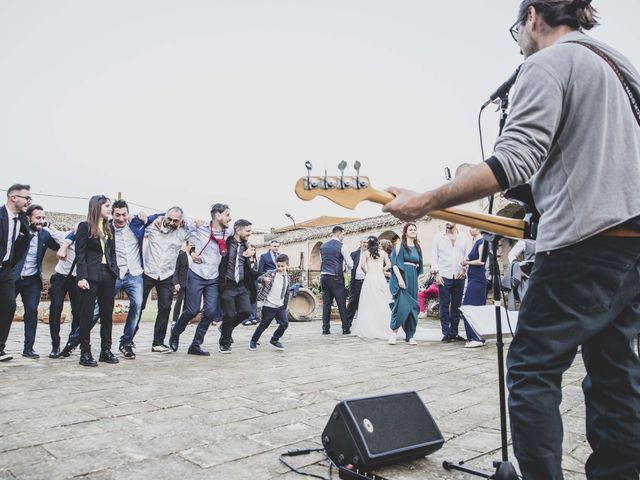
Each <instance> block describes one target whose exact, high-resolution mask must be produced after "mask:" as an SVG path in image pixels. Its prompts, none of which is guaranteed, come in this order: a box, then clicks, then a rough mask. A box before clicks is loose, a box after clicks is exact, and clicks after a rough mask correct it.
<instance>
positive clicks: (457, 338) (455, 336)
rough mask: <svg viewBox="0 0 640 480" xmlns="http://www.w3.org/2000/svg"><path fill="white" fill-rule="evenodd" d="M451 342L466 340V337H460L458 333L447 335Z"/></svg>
mask: <svg viewBox="0 0 640 480" xmlns="http://www.w3.org/2000/svg"><path fill="white" fill-rule="evenodd" d="M449 338H450V339H451V341H452V342H466V341H467V339H466V338H463V337H461V336H460V335H454V336H453V337H449Z"/></svg>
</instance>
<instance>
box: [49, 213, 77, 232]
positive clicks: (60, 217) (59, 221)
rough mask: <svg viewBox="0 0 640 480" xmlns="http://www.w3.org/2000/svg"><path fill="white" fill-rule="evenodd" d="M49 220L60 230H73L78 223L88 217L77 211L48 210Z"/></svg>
mask: <svg viewBox="0 0 640 480" xmlns="http://www.w3.org/2000/svg"><path fill="white" fill-rule="evenodd" d="M46 215H47V222H49V223H51V224H53V226H54V227H56V228H57V229H58V230H73V229H75V228H76V226H77V225H78V223H80V222H83V221H85V220H86V219H87V216H86V215H79V214H77V213H63V212H49V211H47V212H46Z"/></svg>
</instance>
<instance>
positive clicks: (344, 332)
mask: <svg viewBox="0 0 640 480" xmlns="http://www.w3.org/2000/svg"><path fill="white" fill-rule="evenodd" d="M342 334H343V335H351V330H349V329H348V328H347V329H346V330H342Z"/></svg>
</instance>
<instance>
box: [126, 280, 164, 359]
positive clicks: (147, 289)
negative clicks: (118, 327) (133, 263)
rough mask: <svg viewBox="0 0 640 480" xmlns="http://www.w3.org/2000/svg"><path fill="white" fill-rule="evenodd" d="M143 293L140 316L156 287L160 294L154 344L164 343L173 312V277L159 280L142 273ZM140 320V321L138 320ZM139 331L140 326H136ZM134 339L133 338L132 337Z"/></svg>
mask: <svg viewBox="0 0 640 480" xmlns="http://www.w3.org/2000/svg"><path fill="white" fill-rule="evenodd" d="M142 284H143V293H142V308H141V309H140V316H142V312H143V311H144V309H145V307H146V306H147V299H148V298H149V294H150V293H151V290H152V289H153V288H154V287H155V289H156V293H157V294H158V314H157V315H156V323H155V325H154V327H153V344H152V345H153V346H154V347H155V346H156V345H163V344H164V339H165V337H166V336H167V326H168V324H169V313H170V312H171V302H173V277H167V278H165V279H164V280H158V279H156V278H151V277H150V276H148V275H145V274H143V275H142ZM138 322H139V321H138ZM137 332H138V326H136V330H135V332H134V336H135V333H137ZM131 340H132V341H133V338H132V339H131Z"/></svg>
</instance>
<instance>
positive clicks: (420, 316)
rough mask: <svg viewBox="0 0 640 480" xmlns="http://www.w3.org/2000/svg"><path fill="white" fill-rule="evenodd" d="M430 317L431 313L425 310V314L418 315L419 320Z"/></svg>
mask: <svg viewBox="0 0 640 480" xmlns="http://www.w3.org/2000/svg"><path fill="white" fill-rule="evenodd" d="M428 315H429V312H427V311H426V310H425V311H424V312H422V313H421V314H419V315H418V318H420V319H422V318H427V316H428Z"/></svg>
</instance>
